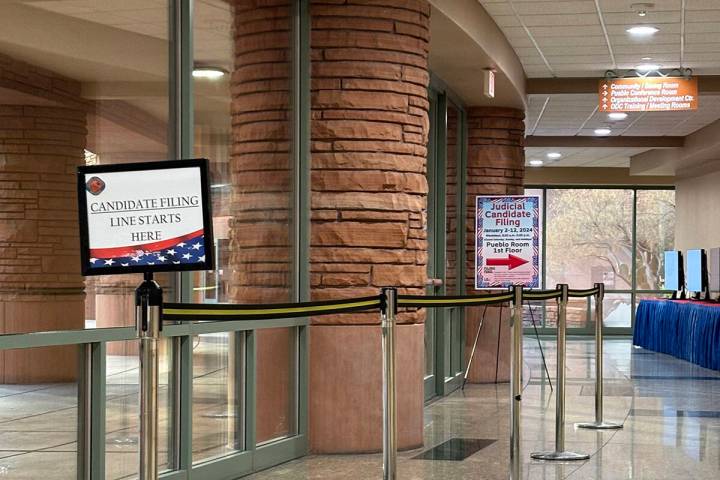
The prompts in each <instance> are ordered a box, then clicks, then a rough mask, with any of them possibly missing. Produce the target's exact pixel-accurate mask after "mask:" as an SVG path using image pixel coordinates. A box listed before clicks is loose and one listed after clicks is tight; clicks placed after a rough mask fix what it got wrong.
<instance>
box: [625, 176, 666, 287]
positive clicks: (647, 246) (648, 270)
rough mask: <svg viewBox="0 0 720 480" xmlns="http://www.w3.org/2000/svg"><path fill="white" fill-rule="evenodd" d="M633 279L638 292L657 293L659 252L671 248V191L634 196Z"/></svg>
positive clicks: (660, 269) (660, 264) (660, 279)
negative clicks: (634, 277) (635, 203)
mask: <svg viewBox="0 0 720 480" xmlns="http://www.w3.org/2000/svg"><path fill="white" fill-rule="evenodd" d="M636 202H637V243H636V247H635V248H636V252H637V253H636V259H637V260H636V264H635V267H636V275H637V288H638V290H660V289H662V288H663V285H664V283H665V279H664V278H663V277H662V276H663V273H664V269H663V252H664V251H665V250H672V249H673V245H674V244H675V191H674V190H638V192H637V200H636Z"/></svg>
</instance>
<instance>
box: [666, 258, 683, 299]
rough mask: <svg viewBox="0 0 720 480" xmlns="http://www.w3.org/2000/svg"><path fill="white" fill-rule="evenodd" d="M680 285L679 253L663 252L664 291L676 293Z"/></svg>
mask: <svg viewBox="0 0 720 480" xmlns="http://www.w3.org/2000/svg"><path fill="white" fill-rule="evenodd" d="M681 289H682V285H680V252H678V251H675V250H670V251H667V252H665V290H674V291H678V290H681Z"/></svg>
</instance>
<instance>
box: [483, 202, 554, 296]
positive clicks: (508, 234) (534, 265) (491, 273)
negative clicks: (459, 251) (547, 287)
mask: <svg viewBox="0 0 720 480" xmlns="http://www.w3.org/2000/svg"><path fill="white" fill-rule="evenodd" d="M540 238H541V236H540V198H539V197H536V196H520V195H505V196H478V197H476V203H475V289H476V290H481V289H488V288H506V287H510V286H513V285H522V286H524V287H527V288H537V287H539V286H540Z"/></svg>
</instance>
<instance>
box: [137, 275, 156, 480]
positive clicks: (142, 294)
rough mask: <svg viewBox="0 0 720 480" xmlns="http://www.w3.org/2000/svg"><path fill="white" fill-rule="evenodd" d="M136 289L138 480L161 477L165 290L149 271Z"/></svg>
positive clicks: (151, 479) (154, 479)
mask: <svg viewBox="0 0 720 480" xmlns="http://www.w3.org/2000/svg"><path fill="white" fill-rule="evenodd" d="M144 275H145V280H144V281H143V283H142V284H140V286H139V287H138V288H137V290H135V321H136V326H137V334H138V338H139V340H140V440H139V449H140V470H139V472H140V473H139V477H138V478H139V480H156V479H157V478H158V462H157V450H158V375H159V373H158V372H159V369H160V367H159V361H158V338H159V336H160V330H161V328H162V325H161V320H160V309H161V307H162V289H161V288H160V286H159V285H158V284H157V282H155V281H154V280H153V275H152V273H151V272H146V273H145V274H144Z"/></svg>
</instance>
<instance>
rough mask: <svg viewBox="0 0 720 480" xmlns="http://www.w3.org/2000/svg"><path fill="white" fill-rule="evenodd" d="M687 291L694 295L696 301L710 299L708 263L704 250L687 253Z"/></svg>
mask: <svg viewBox="0 0 720 480" xmlns="http://www.w3.org/2000/svg"><path fill="white" fill-rule="evenodd" d="M687 290H688V292H692V293H694V294H695V297H694V298H695V299H696V300H709V299H710V292H709V279H708V261H707V253H706V252H705V250H704V249H695V250H688V251H687ZM703 297H704V298H703Z"/></svg>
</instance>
